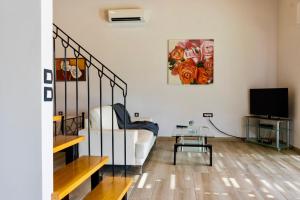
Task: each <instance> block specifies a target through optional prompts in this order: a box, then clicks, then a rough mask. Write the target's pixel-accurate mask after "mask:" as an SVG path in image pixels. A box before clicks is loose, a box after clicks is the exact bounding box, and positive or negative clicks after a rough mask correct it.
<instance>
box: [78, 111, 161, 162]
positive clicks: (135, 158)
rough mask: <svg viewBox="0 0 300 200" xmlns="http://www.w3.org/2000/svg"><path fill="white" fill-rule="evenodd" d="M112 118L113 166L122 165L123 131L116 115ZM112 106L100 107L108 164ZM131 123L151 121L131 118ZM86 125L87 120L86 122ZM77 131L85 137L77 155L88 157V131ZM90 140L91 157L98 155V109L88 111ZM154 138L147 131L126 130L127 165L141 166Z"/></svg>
mask: <svg viewBox="0 0 300 200" xmlns="http://www.w3.org/2000/svg"><path fill="white" fill-rule="evenodd" d="M113 113H114V114H113V118H114V152H115V153H114V156H115V157H114V161H115V162H114V163H115V165H124V130H123V129H119V127H118V123H117V117H116V113H115V112H113ZM111 115H112V106H103V107H102V128H103V132H102V133H103V135H102V137H103V155H104V156H108V157H109V163H108V164H112V129H111V128H112V116H111ZM131 120H132V121H141V120H143V121H144V120H145V121H152V120H151V119H146V118H143V119H137V118H132V119H131ZM86 123H87V120H86ZM87 128H88V127H87V124H86V125H85V129H82V130H80V131H79V135H83V136H85V138H86V139H85V140H84V141H83V142H81V143H80V144H79V155H80V156H82V155H88V129H87ZM90 140H91V155H95V156H99V155H100V148H101V145H100V144H101V143H100V107H97V108H94V109H92V110H91V111H90ZM155 140H156V136H154V135H153V133H152V132H151V131H148V130H142V129H140V130H132V129H127V130H126V151H127V152H126V157H127V165H132V166H142V165H143V163H144V162H145V160H146V158H147V156H148V154H149V152H150V150H151V148H152V146H153V145H154V143H155Z"/></svg>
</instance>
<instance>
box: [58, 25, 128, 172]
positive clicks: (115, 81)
mask: <svg viewBox="0 0 300 200" xmlns="http://www.w3.org/2000/svg"><path fill="white" fill-rule="evenodd" d="M57 40H60V42H61V47H62V48H63V59H62V62H63V63H62V67H63V68H62V69H63V76H64V85H63V86H64V116H65V118H67V114H68V108H69V107H68V92H67V91H68V80H67V74H66V73H67V64H66V63H67V49H71V50H72V51H73V54H74V56H75V60H76V63H75V65H76V77H75V81H76V87H75V90H76V104H75V106H76V116H79V99H78V98H79V87H78V78H79V77H78V66H79V65H78V59H79V58H84V60H85V66H86V81H87V118H88V122H89V123H88V126H87V127H86V128H87V130H88V154H89V155H91V145H90V141H91V137H90V98H91V97H90V96H91V92H92V91H91V90H90V69H91V68H94V69H95V70H96V72H97V73H98V78H99V106H100V124H99V126H100V145H101V148H100V155H101V156H103V137H102V135H103V127H102V97H103V94H102V93H103V91H102V87H103V83H102V79H103V77H105V78H107V79H108V81H109V85H110V87H111V104H112V106H113V104H114V100H115V98H114V91H115V90H114V88H115V86H117V87H118V88H119V89H120V90H121V91H122V97H123V99H124V107H125V109H126V97H127V83H126V82H125V81H124V80H123V79H121V78H120V77H119V76H118V75H117V74H115V73H114V72H113V71H112V70H110V69H109V68H108V67H107V66H105V65H104V64H103V63H102V62H101V61H99V60H98V59H97V58H96V57H94V56H93V55H92V54H91V53H89V52H88V51H87V50H86V49H85V48H84V47H82V46H81V45H80V44H79V43H78V42H76V41H75V40H74V39H73V38H71V37H70V36H69V35H68V34H67V33H65V32H64V31H63V30H62V29H61V28H59V27H58V26H57V25H55V24H53V60H54V65H53V68H54V72H53V74H54V76H53V77H54V88H53V89H54V113H55V114H56V113H57V108H56V107H57V103H56V99H57V93H56V92H57V91H56V90H57V87H56V54H57V51H56V45H57V44H56V41H57ZM113 112H114V111H113V110H112V114H113ZM124 119H125V122H126V121H127V119H126V114H125V112H124ZM76 120H77V119H76ZM77 124H78V121H76V132H77V134H78V127H77ZM114 128H115V127H114V118H113V115H112V138H111V139H112V173H113V175H114V172H115V164H114V154H115V149H114ZM65 133H66V127H65V126H64V134H65ZM124 173H125V176H126V175H127V156H126V124H125V128H124Z"/></svg>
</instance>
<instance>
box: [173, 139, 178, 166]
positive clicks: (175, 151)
mask: <svg viewBox="0 0 300 200" xmlns="http://www.w3.org/2000/svg"><path fill="white" fill-rule="evenodd" d="M176 153H177V145H176V144H174V163H173V164H174V165H176Z"/></svg>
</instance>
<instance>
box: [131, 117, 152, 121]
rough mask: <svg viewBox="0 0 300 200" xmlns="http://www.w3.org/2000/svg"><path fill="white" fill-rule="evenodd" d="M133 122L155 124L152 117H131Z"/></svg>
mask: <svg viewBox="0 0 300 200" xmlns="http://www.w3.org/2000/svg"><path fill="white" fill-rule="evenodd" d="M131 121H132V122H137V121H148V122H153V119H152V118H150V117H131Z"/></svg>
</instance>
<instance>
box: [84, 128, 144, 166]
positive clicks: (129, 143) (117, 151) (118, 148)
mask: <svg viewBox="0 0 300 200" xmlns="http://www.w3.org/2000/svg"><path fill="white" fill-rule="evenodd" d="M102 133H103V134H102V139H103V141H102V144H103V147H102V149H103V155H104V156H108V157H109V163H108V164H112V160H111V159H112V130H111V129H103V132H102ZM79 135H83V136H85V140H84V141H83V142H81V143H79V155H80V156H82V155H88V130H87V128H86V129H82V130H80V131H79ZM100 135H101V134H100V129H93V128H91V129H90V139H91V140H90V141H91V144H90V147H91V155H95V156H99V155H101V144H100ZM137 140H138V131H137V130H128V129H127V130H126V155H127V164H128V165H135V144H136V142H137ZM114 160H115V164H116V165H123V164H124V130H123V129H115V130H114Z"/></svg>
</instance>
